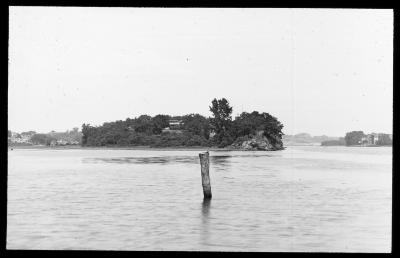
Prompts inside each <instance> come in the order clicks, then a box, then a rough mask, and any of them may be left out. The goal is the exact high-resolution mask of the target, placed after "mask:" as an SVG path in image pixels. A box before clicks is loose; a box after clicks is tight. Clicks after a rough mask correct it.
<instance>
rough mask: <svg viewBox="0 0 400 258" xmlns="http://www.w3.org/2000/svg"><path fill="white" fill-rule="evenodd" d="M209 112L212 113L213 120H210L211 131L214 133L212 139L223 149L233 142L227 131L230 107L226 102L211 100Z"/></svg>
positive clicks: (229, 123) (229, 121)
mask: <svg viewBox="0 0 400 258" xmlns="http://www.w3.org/2000/svg"><path fill="white" fill-rule="evenodd" d="M209 108H210V111H211V112H212V113H213V118H211V119H210V125H211V129H212V130H213V131H214V132H215V136H214V139H215V141H216V143H217V144H219V146H221V147H224V146H226V145H228V144H230V143H232V142H233V140H232V138H233V137H232V136H231V135H230V132H229V129H230V126H231V123H232V117H231V114H232V107H231V106H230V105H229V102H228V100H226V99H225V98H222V99H219V100H217V99H213V100H212V102H211V106H210V107H209Z"/></svg>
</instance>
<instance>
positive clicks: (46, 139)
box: [31, 133, 56, 145]
mask: <svg viewBox="0 0 400 258" xmlns="http://www.w3.org/2000/svg"><path fill="white" fill-rule="evenodd" d="M55 140H56V139H55V138H54V137H52V136H50V135H47V134H43V133H37V134H34V135H33V136H32V137H31V142H32V143H33V144H40V145H50V143H51V142H52V141H55Z"/></svg>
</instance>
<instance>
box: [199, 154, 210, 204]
mask: <svg viewBox="0 0 400 258" xmlns="http://www.w3.org/2000/svg"><path fill="white" fill-rule="evenodd" d="M199 157H200V165H201V183H202V185H203V194H204V199H211V197H212V194H211V183H210V175H209V169H210V161H209V153H208V151H207V152H204V153H200V154H199Z"/></svg>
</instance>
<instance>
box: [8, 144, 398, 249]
mask: <svg viewBox="0 0 400 258" xmlns="http://www.w3.org/2000/svg"><path fill="white" fill-rule="evenodd" d="M199 152H200V150H197V151H187V150H174V151H170V150H116V149H101V150H95V149H15V150H13V151H9V152H8V205H7V208H8V211H7V248H8V249H50V250H54V249H64V250H65V249H67V250H68V249H78V250H93V249H96V250H98V249H102V250H193V251H263V252H264V251H265V252H272V251H277V252H390V250H391V219H392V215H391V211H392V148H391V147H379V148H372V147H371V148H368V147H364V148H362V147H354V148H353V147H320V146H296V147H294V146H293V147H287V149H285V150H283V151H276V152H240V151H211V152H210V177H211V186H212V193H213V198H212V200H211V201H209V202H203V193H202V186H201V175H200V164H199V157H198V153H199Z"/></svg>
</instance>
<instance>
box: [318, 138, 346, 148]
mask: <svg viewBox="0 0 400 258" xmlns="http://www.w3.org/2000/svg"><path fill="white" fill-rule="evenodd" d="M343 145H346V141H345V140H344V138H343V137H340V138H339V140H328V141H323V142H321V146H343Z"/></svg>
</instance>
